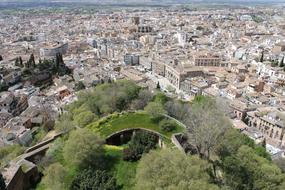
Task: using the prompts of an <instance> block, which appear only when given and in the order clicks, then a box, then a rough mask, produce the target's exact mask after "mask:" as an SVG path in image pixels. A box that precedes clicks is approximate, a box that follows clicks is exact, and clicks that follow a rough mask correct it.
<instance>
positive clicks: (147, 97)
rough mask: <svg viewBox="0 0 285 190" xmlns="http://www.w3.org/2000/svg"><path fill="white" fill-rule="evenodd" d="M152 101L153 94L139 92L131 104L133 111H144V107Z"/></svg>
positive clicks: (145, 91)
mask: <svg viewBox="0 0 285 190" xmlns="http://www.w3.org/2000/svg"><path fill="white" fill-rule="evenodd" d="M152 99H153V94H152V93H151V92H150V91H149V90H146V89H144V90H140V92H139V94H138V97H137V98H136V99H135V100H134V101H133V102H132V107H133V109H135V110H141V109H144V107H145V106H146V105H147V104H148V103H149V102H150V101H151V100H152Z"/></svg>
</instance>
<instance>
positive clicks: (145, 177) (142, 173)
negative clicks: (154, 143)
mask: <svg viewBox="0 0 285 190" xmlns="http://www.w3.org/2000/svg"><path fill="white" fill-rule="evenodd" d="M208 169H209V164H208V163H207V162H206V161H204V160H201V159H199V158H198V157H196V156H187V155H185V154H184V153H182V152H180V151H179V150H175V149H173V150H169V149H163V150H160V151H151V152H150V153H149V154H146V155H144V156H143V157H142V159H141V161H140V162H139V165H138V168H137V174H136V186H135V189H137V190H145V189H148V190H156V189H165V190H175V189H183V190H209V189H211V190H217V189H219V188H218V187H217V186H216V185H213V184H211V183H210V176H209V175H208V174H207V170H208Z"/></svg>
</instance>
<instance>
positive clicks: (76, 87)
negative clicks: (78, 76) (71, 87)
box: [75, 81, 86, 91]
mask: <svg viewBox="0 0 285 190" xmlns="http://www.w3.org/2000/svg"><path fill="white" fill-rule="evenodd" d="M85 88H86V87H85V85H84V83H83V82H82V81H79V82H78V83H76V84H75V90H76V91H80V90H83V89H85Z"/></svg>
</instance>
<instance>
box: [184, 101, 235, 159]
mask: <svg viewBox="0 0 285 190" xmlns="http://www.w3.org/2000/svg"><path fill="white" fill-rule="evenodd" d="M184 123H185V124H186V126H187V133H188V136H189V138H188V139H189V143H190V144H191V145H193V146H194V147H195V148H196V150H197V152H198V153H199V156H200V157H201V158H206V159H208V160H209V159H210V155H211V152H212V151H213V150H214V148H215V146H216V145H217V144H218V142H219V140H220V139H221V137H222V136H223V135H224V133H225V131H226V130H227V129H229V128H230V126H231V125H230V123H229V121H228V119H227V118H226V117H225V115H224V114H223V112H222V110H219V109H218V108H217V106H216V102H215V100H213V99H211V98H206V99H202V100H201V101H195V102H194V103H193V104H192V105H191V109H189V111H188V115H187V118H186V119H185V121H184Z"/></svg>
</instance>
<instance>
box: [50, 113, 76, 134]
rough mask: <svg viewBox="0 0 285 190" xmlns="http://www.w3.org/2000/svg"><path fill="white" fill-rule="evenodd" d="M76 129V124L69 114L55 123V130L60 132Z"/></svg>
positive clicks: (62, 116)
mask: <svg viewBox="0 0 285 190" xmlns="http://www.w3.org/2000/svg"><path fill="white" fill-rule="evenodd" d="M74 128H75V124H74V123H73V122H72V117H71V116H69V115H68V114H63V115H61V116H60V118H59V120H57V121H56V123H55V130H56V131H59V132H68V131H70V130H72V129H74Z"/></svg>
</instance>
